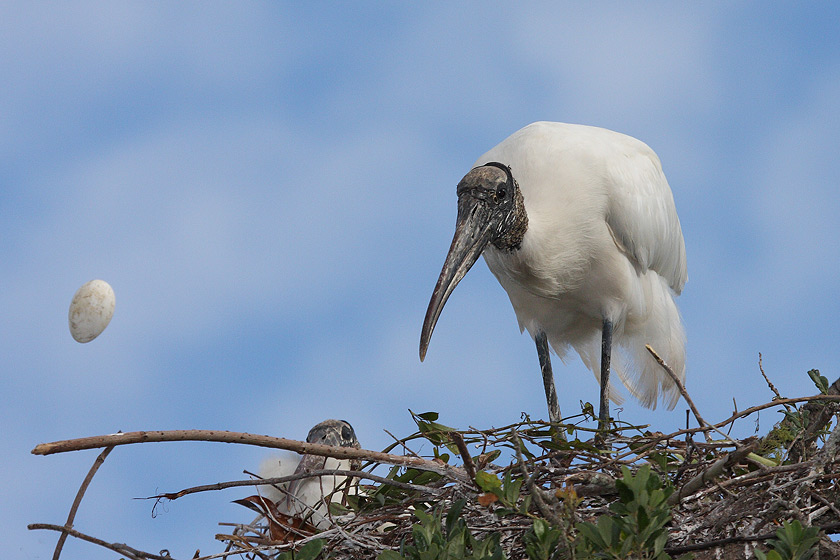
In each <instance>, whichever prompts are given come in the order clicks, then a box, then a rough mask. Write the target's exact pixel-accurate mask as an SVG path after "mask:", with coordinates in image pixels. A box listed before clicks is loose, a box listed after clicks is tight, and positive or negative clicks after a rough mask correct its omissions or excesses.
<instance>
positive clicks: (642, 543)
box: [577, 465, 673, 560]
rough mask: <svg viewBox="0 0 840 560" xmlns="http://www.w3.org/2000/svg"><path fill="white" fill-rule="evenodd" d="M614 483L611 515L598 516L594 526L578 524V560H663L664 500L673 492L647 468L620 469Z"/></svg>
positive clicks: (667, 511)
mask: <svg viewBox="0 0 840 560" xmlns="http://www.w3.org/2000/svg"><path fill="white" fill-rule="evenodd" d="M622 474H623V476H622V478H621V479H619V480H617V481H616V488H617V489H618V494H619V500H618V501H617V502H615V503H613V504H612V505H610V510H611V511H612V512H613V514H614V515H602V516H601V517H599V518H598V522H597V524H593V523H588V522H583V523H580V524H578V527H577V528H578V531H579V533H580V538H579V539H578V552H579V554H580V557H581V558H592V559H609V560H625V559H634V560H667V559H669V558H671V557H670V556H669V555H668V554H667V553H666V552H665V551H664V548H665V543H666V542H667V541H668V530H667V528H666V525H667V523H668V522H669V521H670V520H671V512H670V507H669V506H668V502H667V500H668V496H670V495H671V493H672V492H673V489H672V488H670V487H663V485H662V482H661V481H660V479H659V477H658V476H656V474H655V473H653V472H651V470H650V467H649V466H648V465H645V466H643V467H642V468H640V469H639V471H638V472H637V473H636V476H633V474H632V473H631V472H630V469H628V468H627V467H622Z"/></svg>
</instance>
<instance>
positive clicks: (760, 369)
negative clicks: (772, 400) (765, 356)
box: [758, 352, 782, 399]
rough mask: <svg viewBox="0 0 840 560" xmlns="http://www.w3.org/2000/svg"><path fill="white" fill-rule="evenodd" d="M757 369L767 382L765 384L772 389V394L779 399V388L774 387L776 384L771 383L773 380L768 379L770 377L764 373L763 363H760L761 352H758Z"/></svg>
mask: <svg viewBox="0 0 840 560" xmlns="http://www.w3.org/2000/svg"><path fill="white" fill-rule="evenodd" d="M758 371H760V372H761V376H762V377H763V378H764V381H766V382H767V386H768V387H770V390H771V391H773V394H774V395H776V398H777V399H781V398H782V394H781V393H779V390H778V389H776V386H775V385H773V382H772V381H770V378H769V377H767V374H766V373H764V364H762V363H761V352H759V353H758Z"/></svg>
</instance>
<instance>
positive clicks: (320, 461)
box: [259, 420, 359, 529]
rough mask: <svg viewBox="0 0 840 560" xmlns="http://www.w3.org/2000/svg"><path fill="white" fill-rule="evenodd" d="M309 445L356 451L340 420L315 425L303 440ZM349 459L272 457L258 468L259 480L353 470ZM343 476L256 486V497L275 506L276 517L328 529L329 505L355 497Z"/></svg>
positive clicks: (353, 439)
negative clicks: (257, 494)
mask: <svg viewBox="0 0 840 560" xmlns="http://www.w3.org/2000/svg"><path fill="white" fill-rule="evenodd" d="M306 441H307V442H309V443H319V444H323V445H332V446H339V447H355V448H359V442H358V440H357V439H356V433H355V432H354V431H353V428H352V426H350V424H349V423H348V422H346V421H344V420H325V421H323V422H321V423H319V424H316V425H315V426H314V427H313V428H312V429H311V430H310V431H309V434H308V435H307V437H306ZM355 466H357V465H355V464H354V463H353V462H352V461H350V460H349V459H335V458H332V457H320V456H316V455H304V456H302V457H301V456H299V455H293V454H291V453H287V454H284V455H282V456H274V457H270V458H267V459H265V460H264V461H263V462H262V464H261V465H260V469H259V475H260V478H280V477H285V476H289V475H293V474H300V473H305V472H312V471H315V470H345V471H346V470H353V467H355ZM347 479H348V477H347V476H344V475H326V474H325V475H321V476H314V477H309V478H303V479H300V480H295V481H291V482H287V483H281V484H278V485H276V486H275V485H265V486H260V487H259V491H260V494H261V495H262V496H263V497H264V498H267V499H269V500H271V501H272V502H274V503H275V504H276V506H277V510H278V511H279V512H280V513H283V514H285V515H288V516H290V517H297V518H300V519H305V520H307V521H308V522H309V523H310V524H312V525H313V526H315V527H316V528H318V529H326V528H328V527H329V526H330V520H329V516H328V513H329V510H328V503H329V502H336V503H339V502H341V501H342V500H343V499H344V497H345V495H346V494H347V493H355V490H356V488H355V487H352V486H351V483H352V479H351V480H349V481H348V480H347Z"/></svg>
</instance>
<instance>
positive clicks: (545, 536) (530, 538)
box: [522, 519, 563, 560]
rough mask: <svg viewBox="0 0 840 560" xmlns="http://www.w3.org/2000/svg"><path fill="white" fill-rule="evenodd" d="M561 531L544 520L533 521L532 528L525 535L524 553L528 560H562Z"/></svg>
mask: <svg viewBox="0 0 840 560" xmlns="http://www.w3.org/2000/svg"><path fill="white" fill-rule="evenodd" d="M562 537H563V531H562V530H560V529H555V528H554V527H552V526H551V525H549V524H548V522H547V521H546V520H545V519H534V526H533V527H532V528H531V530H530V531H528V532H527V533H525V535H524V536H523V537H522V539H523V540H524V541H525V553H526V554H527V555H528V559H529V560H557V559H559V558H562V556H561V554H562V547H561V546H559V545H560V539H561V538H562Z"/></svg>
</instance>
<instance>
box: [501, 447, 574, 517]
mask: <svg viewBox="0 0 840 560" xmlns="http://www.w3.org/2000/svg"><path fill="white" fill-rule="evenodd" d="M512 435H513V441H514V443H515V444H516V460H517V461H518V462H519V469H520V471H521V472H522V476H523V477H525V486H526V487H527V488H528V491H529V492H530V493H531V496H533V498H534V505H535V506H537V509H538V510H540V513H541V514H542V516H543V517H545V518H546V519H548V520H549V522H550V523H551V524H552V525H554V526H555V527H562V526H563V520H562V519H560V516H559V515H557V514H556V513H554V511H553V510H552V509H551V508H550V507H549V506H548V504H546V503H545V500H544V499H543V495H542V489H541V488H537V485H536V484H534V477H535V476H537V473H536V472H535V473H534V474H528V468H527V467H526V466H525V460H524V458H523V457H522V440H521V439H519V434H518V433H516V430H514V431H513V433H512Z"/></svg>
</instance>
